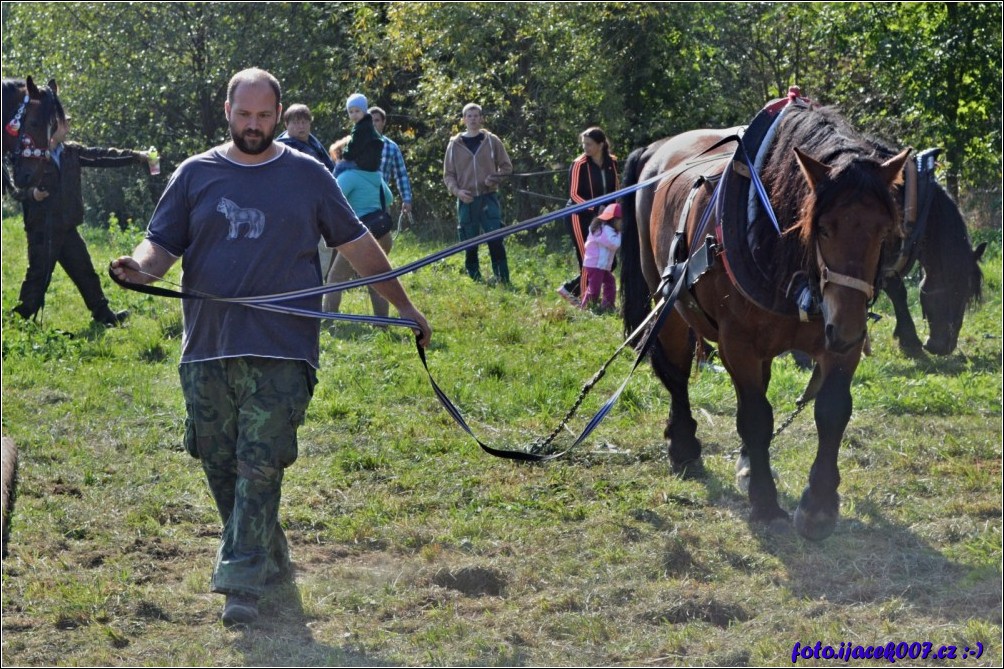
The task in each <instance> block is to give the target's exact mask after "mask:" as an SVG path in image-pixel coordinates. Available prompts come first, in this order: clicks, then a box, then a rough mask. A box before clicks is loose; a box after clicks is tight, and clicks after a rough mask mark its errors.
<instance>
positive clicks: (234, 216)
mask: <svg viewBox="0 0 1004 669" xmlns="http://www.w3.org/2000/svg"><path fill="white" fill-rule="evenodd" d="M216 211H218V212H220V213H221V214H223V215H224V216H226V217H227V220H228V221H230V234H229V235H227V239H237V237H239V236H240V231H241V225H242V224H245V223H246V224H247V226H248V229H247V234H246V235H245V236H246V237H247V238H248V239H257V238H258V236H259V235H261V233H262V230H264V229H265V214H264V213H263V212H262V211H261V210H260V209H254V208H251V207H249V208H247V209H243V208H241V207H239V206H237V204H236V203H234V202H233V201H231V200H228V199H227V198H225V197H221V198H220V202H219V204H217V205H216Z"/></svg>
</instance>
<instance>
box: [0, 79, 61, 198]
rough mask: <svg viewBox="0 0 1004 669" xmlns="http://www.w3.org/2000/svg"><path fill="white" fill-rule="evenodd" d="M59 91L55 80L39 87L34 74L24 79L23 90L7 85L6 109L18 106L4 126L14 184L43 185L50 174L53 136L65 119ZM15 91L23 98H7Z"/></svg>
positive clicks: (5, 145) (5, 94) (5, 147)
mask: <svg viewBox="0 0 1004 669" xmlns="http://www.w3.org/2000/svg"><path fill="white" fill-rule="evenodd" d="M8 90H11V93H8ZM58 90H59V88H58V85H57V84H56V80H55V79H50V80H49V82H48V84H47V85H46V86H41V87H39V86H37V85H36V84H35V82H34V80H33V79H32V78H31V77H28V78H27V79H26V80H25V82H24V87H23V91H22V90H21V89H20V88H19V87H18V88H10V89H9V88H8V86H6V85H5V86H4V97H5V100H4V109H5V110H6V109H8V108H9V107H12V106H13V108H14V109H16V111H14V112H13V113H12V115H11V118H10V119H9V120H8V121H7V123H6V125H5V128H4V130H5V138H4V149H5V152H7V151H9V152H11V153H13V155H14V183H15V184H16V185H17V187H19V188H24V187H28V186H39V185H43V183H42V180H43V177H44V175H45V173H46V172H47V171H49V172H50V173H51V169H50V168H51V154H50V148H51V147H50V143H51V141H52V136H53V135H54V134H55V132H56V129H57V128H58V127H59V123H61V122H63V123H65V121H66V115H65V113H64V111H63V106H62V104H61V103H60V101H59V96H58ZM12 94H13V95H14V96H15V97H19V98H20V99H15V100H13V102H10V101H8V100H7V99H6V98H8V97H10V96H11V95H12ZM5 116H6V114H5ZM11 140H13V141H11Z"/></svg>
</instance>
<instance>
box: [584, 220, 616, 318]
mask: <svg viewBox="0 0 1004 669" xmlns="http://www.w3.org/2000/svg"><path fill="white" fill-rule="evenodd" d="M620 230H621V206H620V205H619V204H610V205H607V206H606V208H605V209H604V210H603V211H602V212H601V213H600V215H599V216H597V217H596V218H595V219H593V222H592V223H590V225H589V237H587V238H586V252H585V254H584V255H583V257H582V271H583V272H584V273H585V275H586V293H585V295H583V296H582V304H580V305H579V308H581V309H585V308H587V307H588V306H589V303H590V302H595V301H596V300H597V299H599V297H600V292H601V290H602V293H603V301H602V302H601V303H600V308H601V309H602V310H603V311H612V310H613V308H614V296H615V295H616V293H617V284H616V282H615V281H614V273H613V272H612V271H610V269H611V268H612V267H613V264H614V256H615V255H616V254H617V249H619V248H620V246H621V232H620Z"/></svg>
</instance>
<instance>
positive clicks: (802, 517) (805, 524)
mask: <svg viewBox="0 0 1004 669" xmlns="http://www.w3.org/2000/svg"><path fill="white" fill-rule="evenodd" d="M839 517H840V512H839V511H835V512H830V511H816V512H812V511H806V510H804V509H803V508H802V505H801V504H799V505H798V508H797V509H795V529H796V530H798V533H799V534H801V535H802V536H803V537H805V538H806V539H808V540H809V541H822V540H823V539H825V538H827V537H828V536H830V535H831V534H833V530H834V529H835V528H836V527H837V518H839Z"/></svg>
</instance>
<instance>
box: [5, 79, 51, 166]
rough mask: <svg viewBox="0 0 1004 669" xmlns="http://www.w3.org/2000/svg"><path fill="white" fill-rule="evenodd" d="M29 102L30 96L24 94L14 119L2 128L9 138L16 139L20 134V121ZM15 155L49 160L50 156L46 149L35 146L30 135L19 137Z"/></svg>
mask: <svg viewBox="0 0 1004 669" xmlns="http://www.w3.org/2000/svg"><path fill="white" fill-rule="evenodd" d="M30 102H31V96H30V95H29V94H27V93H25V94H24V100H22V101H21V105H20V106H19V107H18V108H17V113H15V114H14V118H12V119H11V120H10V121H9V122H8V123H7V125H6V126H4V130H5V131H6V133H7V134H8V135H10V136H11V137H17V136H18V135H20V134H21V119H22V117H24V112H25V110H27V109H28V104H29V103H30ZM16 153H17V155H19V156H21V157H23V158H49V157H50V156H51V155H52V154H51V153H50V151H49V148H48V147H46V148H44V149H40V148H38V147H37V146H35V140H34V139H32V138H31V136H30V135H22V136H21V148H19V149H18V150H17V152H16Z"/></svg>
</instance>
